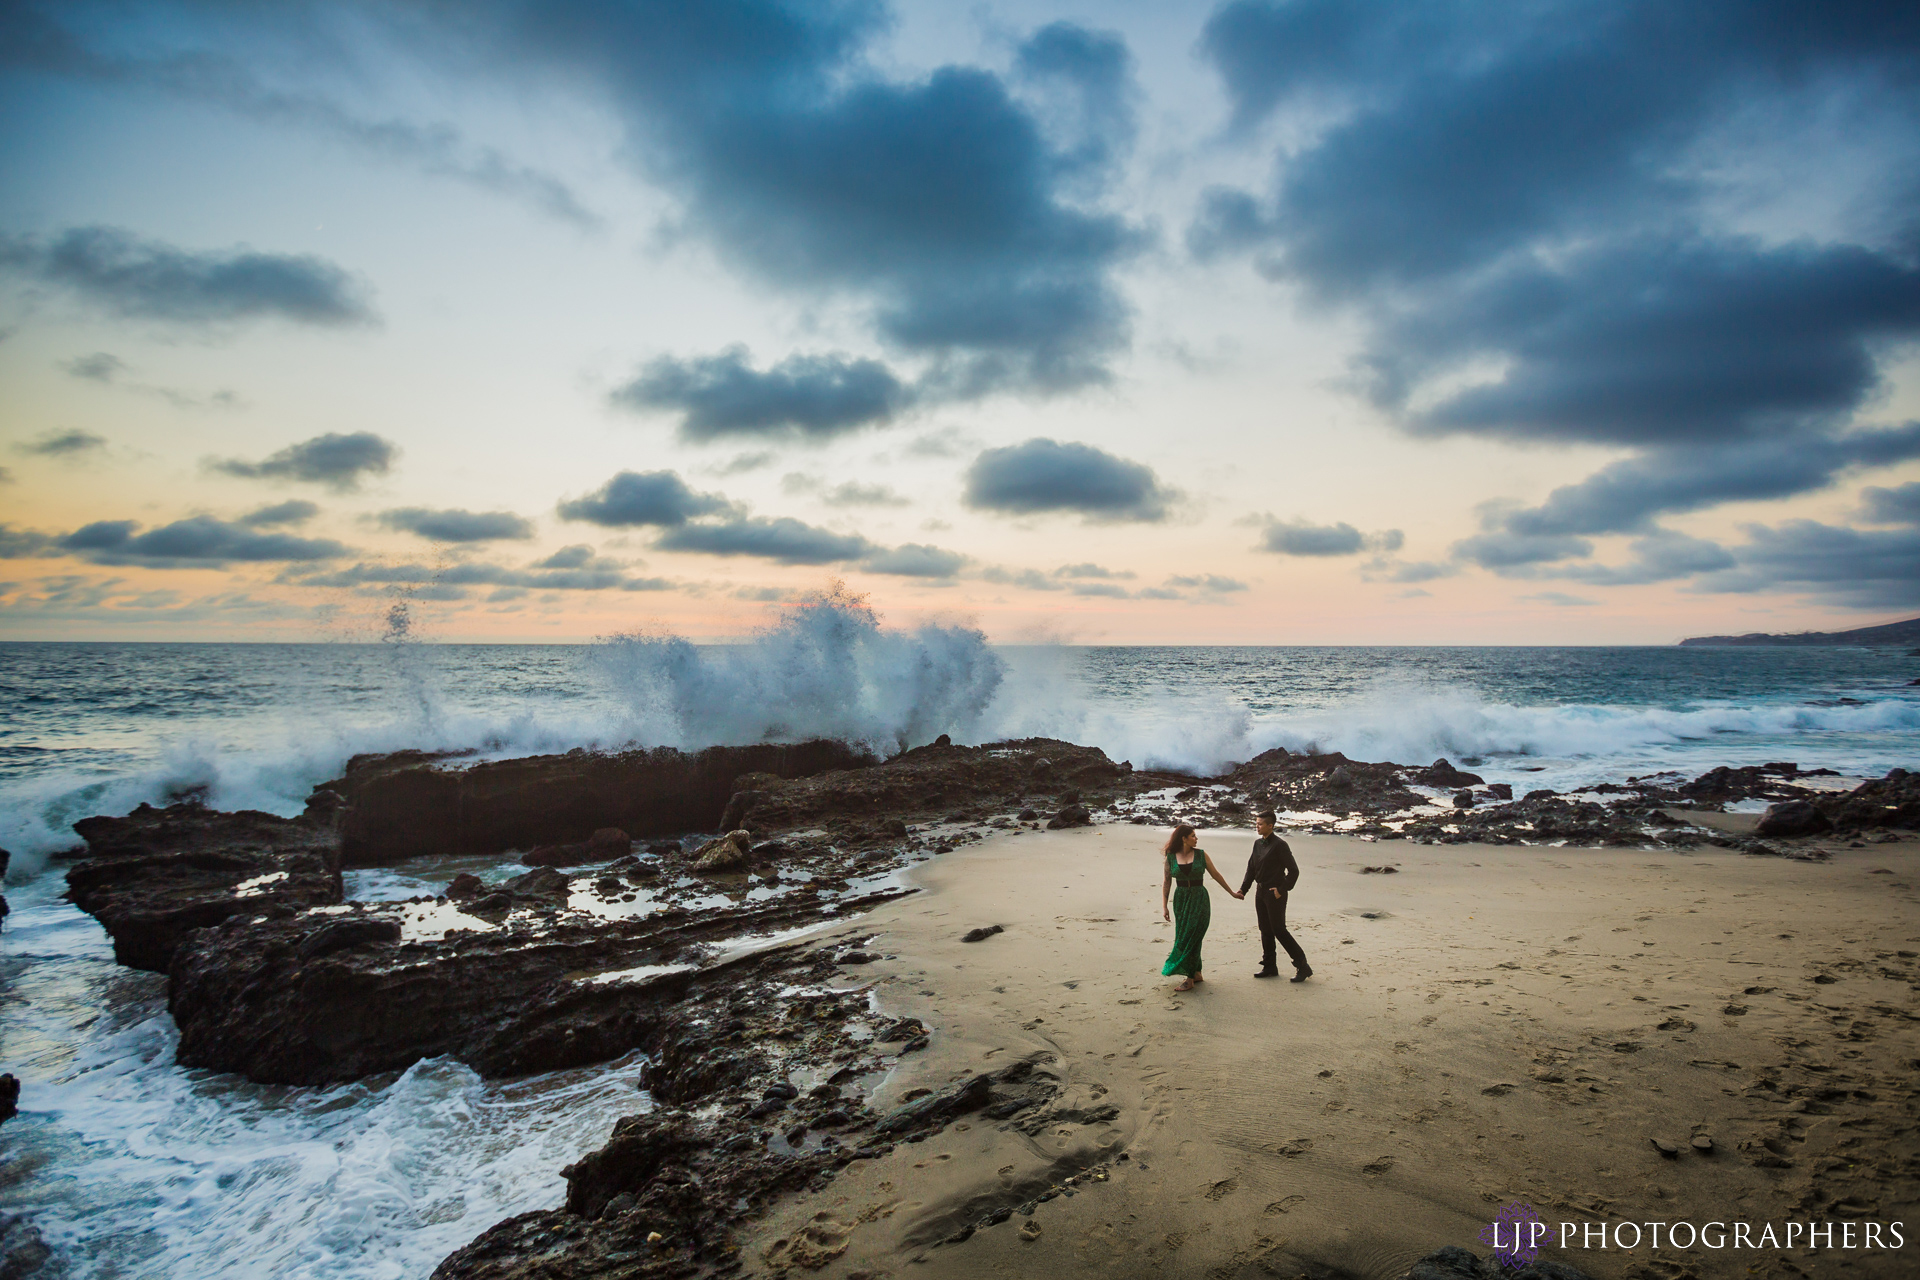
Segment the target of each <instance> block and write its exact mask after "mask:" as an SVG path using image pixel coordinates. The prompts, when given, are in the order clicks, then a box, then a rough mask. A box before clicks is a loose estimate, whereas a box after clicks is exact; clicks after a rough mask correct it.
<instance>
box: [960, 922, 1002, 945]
mask: <svg viewBox="0 0 1920 1280" xmlns="http://www.w3.org/2000/svg"><path fill="white" fill-rule="evenodd" d="M1004 932H1006V930H1004V929H1002V928H1001V927H1000V926H999V925H997V924H990V925H983V926H981V927H980V928H978V929H969V930H967V931H966V932H965V933H964V934H962V935H960V941H962V942H985V941H986V940H987V939H988V938H991V937H992V936H993V935H994V934H996V933H1004Z"/></svg>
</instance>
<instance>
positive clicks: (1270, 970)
mask: <svg viewBox="0 0 1920 1280" xmlns="http://www.w3.org/2000/svg"><path fill="white" fill-rule="evenodd" d="M1273 817H1274V815H1273V811H1272V810H1271V809H1269V810H1267V811H1266V812H1265V813H1262V814H1260V815H1259V816H1258V817H1257V818H1255V819H1254V823H1255V825H1254V830H1256V831H1258V832H1259V833H1260V838H1259V839H1258V840H1255V841H1254V842H1253V856H1252V857H1251V858H1248V859H1247V878H1246V879H1245V880H1242V881H1241V882H1240V892H1241V893H1243V894H1244V893H1245V892H1246V891H1247V886H1248V885H1250V884H1253V883H1255V882H1256V881H1257V882H1258V883H1259V885H1260V892H1259V893H1258V894H1256V895H1254V899H1253V905H1254V912H1255V914H1256V915H1258V916H1259V918H1260V972H1258V973H1256V974H1254V975H1253V976H1254V977H1256V978H1277V977H1279V976H1280V970H1279V969H1278V968H1277V967H1276V966H1275V964H1274V954H1273V951H1274V944H1275V943H1278V944H1279V945H1280V946H1282V947H1285V948H1286V951H1287V956H1288V958H1289V959H1291V960H1292V961H1293V979H1292V980H1293V981H1295V982H1305V981H1306V980H1307V979H1308V978H1311V977H1312V976H1313V966H1312V965H1309V964H1308V963H1307V953H1306V952H1304V951H1302V950H1301V949H1300V944H1299V943H1297V942H1295V941H1294V940H1293V935H1292V934H1291V933H1288V932H1287V891H1288V890H1290V889H1292V888H1293V886H1294V885H1295V884H1296V883H1298V882H1299V880H1300V864H1299V863H1297V862H1295V861H1294V860H1293V850H1292V849H1289V848H1288V847H1287V842H1286V841H1285V840H1282V839H1281V838H1280V837H1279V836H1277V835H1275V834H1273Z"/></svg>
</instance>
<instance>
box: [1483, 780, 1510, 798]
mask: <svg viewBox="0 0 1920 1280" xmlns="http://www.w3.org/2000/svg"><path fill="white" fill-rule="evenodd" d="M1487 794H1488V795H1490V796H1492V797H1493V798H1494V799H1496V800H1511V799H1513V787H1512V785H1511V784H1510V783H1505V782H1489V783H1488V784H1487Z"/></svg>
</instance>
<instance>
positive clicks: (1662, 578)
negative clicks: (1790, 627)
mask: <svg viewBox="0 0 1920 1280" xmlns="http://www.w3.org/2000/svg"><path fill="white" fill-rule="evenodd" d="M1628 550H1629V551H1630V552H1632V555H1633V558H1632V559H1631V560H1630V561H1628V562H1627V563H1626V564H1624V565H1617V566H1616V565H1580V564H1572V565H1564V566H1557V567H1555V568H1552V569H1537V570H1533V571H1530V572H1529V571H1525V570H1522V571H1521V572H1518V573H1510V574H1509V575H1508V576H1510V577H1554V578H1565V579H1568V580H1570V581H1573V582H1585V583H1590V584H1592V585H1594V586H1600V587H1620V586H1634V585H1638V584H1641V583H1647V582H1672V581H1675V580H1677V579H1680V578H1691V577H1693V576H1694V575H1696V574H1701V573H1713V572H1716V571H1718V570H1722V569H1731V568H1733V567H1734V564H1735V563H1736V562H1735V560H1734V557H1733V556H1732V554H1730V553H1729V552H1728V551H1727V550H1726V548H1724V547H1722V546H1721V545H1720V544H1719V543H1717V542H1712V541H1709V540H1708V539H1705V538H1695V537H1690V536H1688V535H1687V534H1684V533H1676V532H1674V531H1673V530H1671V529H1656V530H1655V531H1653V532H1652V533H1650V534H1648V535H1647V536H1646V537H1644V538H1636V539H1634V541H1633V542H1632V543H1630V544H1629V545H1628Z"/></svg>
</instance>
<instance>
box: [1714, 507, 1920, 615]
mask: <svg viewBox="0 0 1920 1280" xmlns="http://www.w3.org/2000/svg"><path fill="white" fill-rule="evenodd" d="M1746 534H1747V538H1748V541H1747V543H1746V545H1744V546H1737V547H1732V548H1729V550H1730V552H1731V553H1732V555H1733V557H1734V559H1735V560H1736V561H1737V562H1738V567H1736V568H1733V569H1730V570H1726V571H1724V572H1721V573H1711V574H1707V575H1705V576H1703V577H1701V578H1700V579H1698V580H1697V582H1698V586H1699V588H1700V589H1702V590H1705V591H1714V592H1753V591H1783V590H1784V591H1800V592H1805V593H1807V594H1809V595H1812V596H1815V597H1817V598H1819V599H1822V600H1825V601H1828V602H1830V603H1833V604H1837V605H1841V606H1844V607H1847V608H1854V609H1913V608H1917V607H1920V529H1913V528H1909V529H1892V530H1862V529H1849V528H1846V527H1844V526H1836V525H1829V524H1822V523H1820V522H1818V521H1814V520H1792V521H1788V522H1787V523H1785V524H1782V525H1780V526H1779V527H1777V528H1769V527H1767V526H1765V525H1749V526H1747V529H1746Z"/></svg>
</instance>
